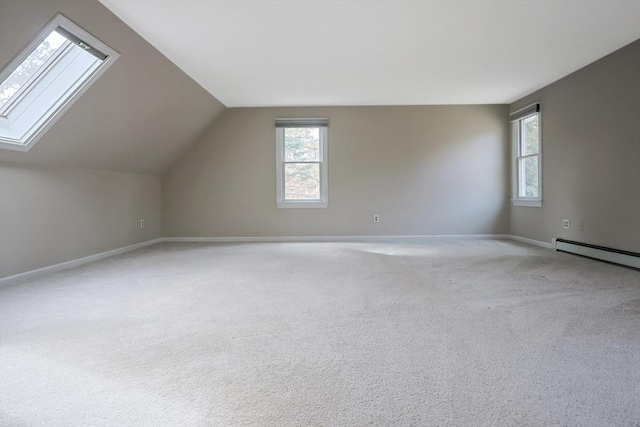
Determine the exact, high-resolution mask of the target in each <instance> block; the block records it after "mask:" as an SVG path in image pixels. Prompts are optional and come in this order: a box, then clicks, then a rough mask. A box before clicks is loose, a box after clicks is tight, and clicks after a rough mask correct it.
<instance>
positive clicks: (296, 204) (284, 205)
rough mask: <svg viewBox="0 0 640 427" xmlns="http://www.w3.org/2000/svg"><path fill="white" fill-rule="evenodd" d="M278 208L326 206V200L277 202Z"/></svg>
mask: <svg viewBox="0 0 640 427" xmlns="http://www.w3.org/2000/svg"><path fill="white" fill-rule="evenodd" d="M276 205H277V206H278V208H285V209H286V208H294V209H295V208H303V209H304V208H326V207H327V205H328V203H327V202H278V203H277V204H276Z"/></svg>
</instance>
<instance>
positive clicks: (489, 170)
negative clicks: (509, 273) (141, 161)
mask: <svg viewBox="0 0 640 427" xmlns="http://www.w3.org/2000/svg"><path fill="white" fill-rule="evenodd" d="M507 108H508V107H507V106H506V105H489V106H487V105H485V106H419V107H418V106H411V107H318V108H238V109H228V110H226V111H225V112H224V113H223V114H222V115H221V116H220V118H219V119H218V121H217V122H216V123H215V124H214V126H212V127H210V128H209V130H208V131H207V132H206V133H205V134H204V135H203V137H202V139H201V141H200V142H198V143H197V144H196V145H195V146H194V147H193V148H192V149H190V151H188V152H187V153H186V155H185V156H184V157H182V158H181V159H180V160H179V161H178V162H177V163H176V164H175V165H174V166H173V167H172V168H171V169H170V171H169V172H168V173H166V174H165V175H164V176H163V181H162V183H163V188H162V191H163V200H162V213H163V235H164V236H311V235H329V236H332V235H334V236H337V235H420V234H490V233H496V234H501V233H508V232H509V212H508V209H509V207H508V191H509V189H508V184H509V162H508V126H507ZM305 116H306V117H309V116H311V117H317V116H324V117H328V118H329V120H330V127H329V142H328V145H329V150H328V151H329V207H328V208H327V209H278V208H276V203H275V197H276V196H275V191H276V189H275V185H276V184H275V180H276V175H275V130H274V119H275V118H276V117H305ZM374 214H379V215H380V216H381V222H380V223H379V224H373V223H372V215H374Z"/></svg>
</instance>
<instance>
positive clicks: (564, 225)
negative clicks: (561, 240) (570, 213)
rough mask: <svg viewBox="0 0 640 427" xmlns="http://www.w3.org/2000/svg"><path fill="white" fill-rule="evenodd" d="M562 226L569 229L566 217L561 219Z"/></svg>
mask: <svg viewBox="0 0 640 427" xmlns="http://www.w3.org/2000/svg"><path fill="white" fill-rule="evenodd" d="M562 228H566V229H567V230H568V229H569V220H568V219H563V220H562Z"/></svg>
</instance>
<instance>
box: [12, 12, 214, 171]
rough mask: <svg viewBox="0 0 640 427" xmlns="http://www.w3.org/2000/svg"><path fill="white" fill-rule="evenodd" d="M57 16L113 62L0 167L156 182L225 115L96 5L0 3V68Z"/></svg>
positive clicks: (197, 87)
mask: <svg viewBox="0 0 640 427" xmlns="http://www.w3.org/2000/svg"><path fill="white" fill-rule="evenodd" d="M58 12H61V13H62V14H64V15H65V16H66V17H67V18H69V19H71V20H72V21H74V22H75V23H76V24H78V25H80V26H81V27H83V28H85V29H86V30H87V31H89V32H90V33H92V34H93V35H94V36H96V37H97V38H98V39H100V40H101V41H103V42H105V43H106V44H108V45H109V46H111V47H112V48H113V49H115V50H116V51H118V52H119V53H120V54H121V56H120V58H119V59H118V60H117V61H116V62H115V63H114V64H113V66H112V67H111V68H109V69H108V70H107V71H106V72H105V73H104V74H103V75H102V76H101V77H100V78H99V79H98V80H97V81H96V82H95V84H94V85H92V86H91V87H90V88H89V90H87V91H86V92H85V93H84V94H83V95H82V96H81V97H80V99H79V100H78V101H77V102H76V103H75V104H73V106H72V107H71V108H70V109H69V110H68V111H67V112H66V113H65V114H64V115H63V116H62V117H61V118H60V119H59V120H58V121H57V122H56V123H55V124H54V125H53V126H52V127H51V128H50V129H49V130H48V131H47V133H46V134H45V135H44V136H43V137H42V138H40V140H39V141H38V143H37V144H36V145H35V146H34V147H33V148H32V149H31V150H30V151H29V152H27V153H20V152H12V151H7V150H0V161H11V162H19V163H35V164H45V165H54V166H72V167H81V168H94V169H104V170H110V171H117V172H132V173H148V174H156V175H158V174H161V173H163V172H164V171H165V170H166V169H167V168H168V167H169V166H171V165H172V164H173V163H174V162H175V161H176V160H177V159H178V157H180V155H182V153H183V152H184V151H185V149H186V148H187V147H188V146H189V145H190V144H191V143H192V142H193V141H194V140H195V139H196V137H197V136H198V135H199V134H200V133H201V132H202V131H203V130H204V129H205V128H206V127H207V126H208V125H209V123H210V122H211V121H212V120H214V119H215V117H217V115H218V114H219V113H221V112H222V111H223V110H224V109H225V107H224V105H222V104H221V103H220V102H219V101H218V100H217V99H216V98H215V97H213V96H212V95H211V94H210V93H209V92H208V91H206V90H205V89H203V88H202V87H201V86H200V85H199V84H197V83H196V82H195V81H193V80H192V79H191V78H190V77H189V76H187V75H186V74H185V73H184V72H183V71H182V70H180V69H179V68H178V67H177V66H176V65H174V64H173V63H172V62H171V61H169V60H168V59H167V58H166V57H164V56H163V55H162V54H161V53H160V52H158V51H157V50H156V49H155V48H154V47H153V46H151V45H150V44H149V43H148V42H146V41H145V40H144V39H142V37H140V36H139V35H138V34H137V33H136V32H134V31H133V30H132V29H131V28H129V27H128V26H127V25H126V24H124V23H123V22H122V21H121V20H120V19H119V18H118V17H116V16H115V15H113V14H112V13H111V12H110V11H109V10H108V9H107V8H105V7H104V6H103V5H102V4H101V3H99V2H98V1H97V0H79V1H73V0H61V1H58V0H36V1H29V0H0V66H1V67H4V66H5V65H6V64H7V63H8V62H9V61H10V60H11V59H12V58H13V57H14V56H15V55H16V54H18V53H19V52H20V51H21V50H22V49H23V48H24V47H25V46H26V45H27V44H28V43H29V42H30V41H31V40H32V39H33V38H34V37H35V35H36V34H37V33H38V32H39V31H40V30H41V29H42V27H44V25H45V24H46V23H47V22H48V21H49V20H50V19H51V18H52V17H53V16H54V15H55V14H56V13H58Z"/></svg>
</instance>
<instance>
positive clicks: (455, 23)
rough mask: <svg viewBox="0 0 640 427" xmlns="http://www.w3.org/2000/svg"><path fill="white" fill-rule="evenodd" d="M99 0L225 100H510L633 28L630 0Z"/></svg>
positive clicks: (637, 24)
mask: <svg viewBox="0 0 640 427" xmlns="http://www.w3.org/2000/svg"><path fill="white" fill-rule="evenodd" d="M101 2H102V3H103V4H104V5H106V6H107V7H108V8H109V9H111V11H113V12H114V13H115V14H116V15H117V16H118V17H120V18H121V19H122V20H123V21H125V22H126V23H127V24H129V25H130V26H131V27H132V28H133V29H134V30H136V31H137V32H138V33H140V34H141V35H142V36H143V37H144V38H146V39H147V40H148V41H149V42H150V43H151V44H153V45H154V46H155V47H156V48H158V49H159V50H160V51H161V52H162V53H164V54H165V55H166V56H167V57H168V58H169V59H170V60H172V61H173V62H174V63H175V64H177V65H178V66H179V67H180V68H181V69H182V70H184V71H185V72H186V73H187V74H189V75H190V76H191V77H192V78H193V79H195V80H196V81H197V82H199V83H200V84H201V85H202V86H203V87H204V88H206V89H207V90H208V91H209V92H211V93H212V94H213V95H214V96H215V97H217V98H218V99H219V100H220V101H222V102H223V103H224V104H225V105H226V106H228V107H245V106H289V105H410V104H485V103H510V102H512V101H515V100H517V99H518V98H520V97H522V96H523V95H526V94H528V93H530V92H532V91H534V90H536V89H538V88H540V87H543V86H545V85H547V84H549V83H551V82H553V81H555V80H557V79H559V78H561V77H563V76H565V75H567V74H569V73H571V72H573V71H575V70H577V69H579V68H581V67H583V66H585V65H587V64H589V63H591V62H593V61H595V60H596V59H598V58H601V57H602V56H605V55H606V54H608V53H610V52H612V51H614V50H616V49H618V48H620V47H622V46H624V45H626V44H628V43H630V42H632V41H634V40H636V39H638V38H640V0H631V1H623V0H606V1H598V0H590V1H575V0H572V1H564V0H555V1H525V0H515V1H506V0H504V1H491V0H484V1H477V0H476V1H462V0H461V1H444V0H442V1H330V0H324V1H303V0H299V1H260V0H254V1H231V0H225V1H212V0H209V1H207V0H163V1H155V0H135V1H134V0H101ZM146 72H149V73H152V72H153V71H152V70H147V71H146Z"/></svg>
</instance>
